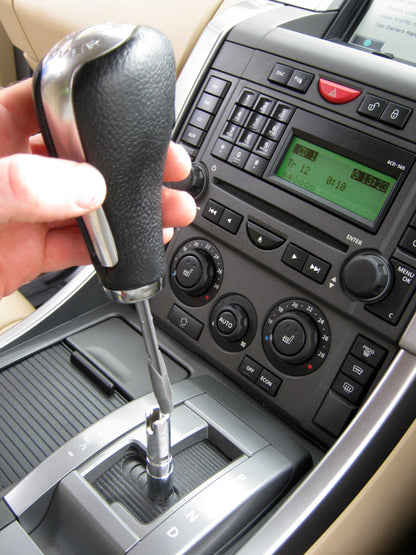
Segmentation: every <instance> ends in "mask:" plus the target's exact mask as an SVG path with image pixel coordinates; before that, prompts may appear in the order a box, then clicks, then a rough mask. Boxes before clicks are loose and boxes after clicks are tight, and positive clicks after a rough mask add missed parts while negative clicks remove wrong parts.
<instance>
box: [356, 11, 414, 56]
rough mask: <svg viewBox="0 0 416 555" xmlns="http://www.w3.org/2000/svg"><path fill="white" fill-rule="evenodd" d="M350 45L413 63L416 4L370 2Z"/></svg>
mask: <svg viewBox="0 0 416 555" xmlns="http://www.w3.org/2000/svg"><path fill="white" fill-rule="evenodd" d="M349 44H351V45H354V46H360V47H362V48H367V49H368V50H370V51H375V52H384V53H387V54H392V55H393V56H394V57H395V58H398V59H400V60H405V61H407V62H411V63H416V2H415V1H414V0H373V2H372V3H371V5H370V7H369V9H368V10H367V12H366V14H365V15H364V17H363V19H362V20H361V22H360V23H359V25H358V27H357V28H356V29H355V31H354V33H353V34H352V36H351V38H350V40H349Z"/></svg>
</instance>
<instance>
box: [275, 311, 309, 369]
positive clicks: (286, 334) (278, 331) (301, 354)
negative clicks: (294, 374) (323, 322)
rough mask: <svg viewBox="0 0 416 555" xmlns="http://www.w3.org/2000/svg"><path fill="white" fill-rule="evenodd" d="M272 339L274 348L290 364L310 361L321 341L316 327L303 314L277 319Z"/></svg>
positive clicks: (298, 313) (297, 313)
mask: <svg viewBox="0 0 416 555" xmlns="http://www.w3.org/2000/svg"><path fill="white" fill-rule="evenodd" d="M272 337H273V346H274V348H275V349H276V351H277V352H278V353H279V356H280V357H281V358H282V359H284V360H286V361H287V362H289V363H290V364H300V363H301V362H305V361H306V360H309V359H310V358H311V357H312V356H313V353H314V352H315V350H316V347H317V345H318V341H319V337H318V329H317V327H316V325H315V324H314V322H313V320H312V319H311V318H309V317H308V316H306V314H302V312H296V313H293V314H291V315H289V316H282V317H281V318H280V319H277V320H276V325H275V326H274V329H273V334H272Z"/></svg>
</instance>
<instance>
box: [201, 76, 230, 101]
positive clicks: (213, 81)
mask: <svg viewBox="0 0 416 555" xmlns="http://www.w3.org/2000/svg"><path fill="white" fill-rule="evenodd" d="M229 86H230V83H229V81H224V79H219V78H218V77H211V78H210V80H209V81H208V84H207V86H206V88H205V92H207V93H210V94H213V95H215V96H219V97H220V98H224V96H225V95H226V93H227V90H228V87H229Z"/></svg>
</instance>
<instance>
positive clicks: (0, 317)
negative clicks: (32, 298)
mask: <svg viewBox="0 0 416 555" xmlns="http://www.w3.org/2000/svg"><path fill="white" fill-rule="evenodd" d="M34 311H35V309H34V307H33V306H32V305H31V304H30V302H29V301H28V300H27V299H25V297H24V296H23V295H21V294H20V293H19V292H18V291H15V292H14V293H12V294H11V295H9V296H8V297H3V298H2V299H1V300H0V333H3V332H5V331H7V330H8V329H10V328H11V327H12V326H14V325H15V324H17V323H18V322H20V321H21V320H23V318H26V316H29V314H32V312H34Z"/></svg>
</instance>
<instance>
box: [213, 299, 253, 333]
mask: <svg viewBox="0 0 416 555" xmlns="http://www.w3.org/2000/svg"><path fill="white" fill-rule="evenodd" d="M248 326H249V321H248V315H247V312H246V311H245V310H244V308H243V307H242V306H240V305H238V304H234V303H232V304H229V305H226V306H224V309H223V310H221V312H220V313H219V314H218V316H217V320H216V327H217V332H218V333H220V334H221V335H223V336H224V337H226V338H227V340H228V341H239V340H240V339H241V338H242V337H244V335H245V334H246V333H247V330H248Z"/></svg>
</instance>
